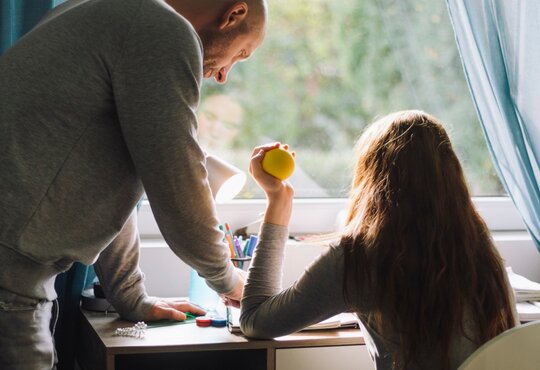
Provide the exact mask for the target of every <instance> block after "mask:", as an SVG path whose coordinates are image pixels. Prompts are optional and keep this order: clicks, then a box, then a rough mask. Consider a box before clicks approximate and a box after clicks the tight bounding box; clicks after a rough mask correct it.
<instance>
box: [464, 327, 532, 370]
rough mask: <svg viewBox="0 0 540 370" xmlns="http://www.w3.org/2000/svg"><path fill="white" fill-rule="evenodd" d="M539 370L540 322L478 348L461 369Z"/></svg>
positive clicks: (500, 336)
mask: <svg viewBox="0 0 540 370" xmlns="http://www.w3.org/2000/svg"><path fill="white" fill-rule="evenodd" d="M510 369H516V370H539V369H540V321H534V322H530V323H528V324H524V325H520V326H516V327H515V328H512V329H509V330H507V331H505V332H504V333H501V334H500V335H498V336H496V337H495V338H493V339H491V340H490V341H489V342H487V343H485V344H484V345H483V346H481V347H480V348H478V349H477V350H476V351H475V352H474V353H473V354H472V355H471V356H470V357H469V358H468V359H467V360H465V362H464V363H463V364H461V366H460V367H459V368H458V370H510Z"/></svg>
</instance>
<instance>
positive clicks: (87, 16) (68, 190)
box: [0, 0, 266, 369]
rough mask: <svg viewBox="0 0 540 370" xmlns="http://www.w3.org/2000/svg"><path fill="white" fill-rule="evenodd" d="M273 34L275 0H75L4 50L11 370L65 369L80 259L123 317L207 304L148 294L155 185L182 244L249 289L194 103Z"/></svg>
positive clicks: (216, 274)
mask: <svg viewBox="0 0 540 370" xmlns="http://www.w3.org/2000/svg"><path fill="white" fill-rule="evenodd" d="M265 30H266V4H265V0H243V1H239V2H236V1H234V0H167V1H162V0H85V1H84V0H75V1H68V2H67V3H65V4H63V5H61V6H59V7H57V8H56V9H55V10H54V11H53V12H51V14H49V15H48V16H47V17H45V19H44V20H42V22H41V23H40V24H39V25H38V26H37V27H36V28H35V29H34V30H32V31H30V32H29V33H28V34H27V35H25V36H24V37H23V38H21V39H20V40H19V41H18V42H17V43H16V44H15V45H14V46H13V47H12V48H11V49H9V50H8V51H7V52H6V53H5V54H4V55H3V56H2V57H1V58H0V86H1V88H0V102H1V103H0V174H1V175H0V194H1V196H0V210H1V211H2V212H1V213H0V265H1V269H0V333H1V335H0V368H2V369H8V368H9V369H23V368H24V369H50V368H52V367H54V361H55V359H54V345H53V341H52V337H51V330H54V321H55V312H54V311H55V310H57V308H55V304H54V299H55V298H56V293H55V291H54V279H55V276H56V275H57V274H58V273H60V272H62V271H65V270H66V269H68V268H69V267H70V265H71V264H72V263H73V262H74V261H79V262H82V263H85V264H91V263H94V262H95V269H96V273H97V275H98V277H99V279H100V282H101V284H102V286H103V287H104V290H105V294H106V296H107V298H108V299H109V300H110V302H111V303H112V304H113V305H114V306H115V308H116V309H117V310H118V312H119V313H120V314H121V315H122V316H123V317H125V318H128V319H130V320H156V319H163V318H166V319H175V320H183V319H185V317H186V316H185V314H184V312H186V311H189V312H194V313H201V310H200V309H198V308H197V307H195V306H191V305H189V304H187V303H172V302H167V301H165V300H160V299H157V298H150V297H148V296H147V294H146V292H145V289H144V286H143V280H144V277H143V274H142V273H141V271H140V269H139V267H138V256H139V251H138V249H139V239H138V231H137V213H136V212H135V211H134V208H135V205H136V204H137V202H138V200H139V199H140V198H141V196H142V194H143V189H144V191H146V194H147V197H148V200H149V202H150V205H151V207H152V210H153V212H154V216H155V217H156V220H157V223H158V225H159V227H160V230H161V232H162V234H163V236H164V238H165V240H166V241H167V243H168V244H169V246H170V247H171V248H172V249H173V250H174V252H175V253H176V254H177V255H178V256H180V257H181V258H182V259H183V260H184V261H185V262H186V263H188V264H189V265H191V266H192V267H193V268H195V269H196V270H197V271H198V272H199V273H200V275H201V276H203V277H204V278H205V279H206V280H207V283H208V284H209V285H210V286H211V287H212V288H213V289H214V290H216V291H217V292H218V293H221V294H222V295H223V297H225V298H226V299H228V300H233V301H234V300H236V301H237V300H239V299H240V298H241V296H242V291H243V284H244V280H243V278H242V277H241V275H240V274H239V273H238V272H237V270H236V269H235V268H234V267H233V265H232V264H231V262H230V261H229V252H228V248H227V247H226V245H225V244H224V243H222V237H223V234H222V232H221V231H220V230H219V229H218V227H217V225H218V220H217V218H216V212H215V207H214V204H213V200H212V195H211V191H210V188H209V185H208V181H207V172H206V169H205V156H204V153H203V151H202V150H201V148H200V147H199V145H198V143H197V141H196V129H197V121H196V117H195V110H196V109H197V106H198V104H199V89H200V86H201V80H202V78H203V77H204V78H212V77H213V78H215V79H216V81H217V82H219V83H224V82H225V81H226V79H227V74H228V73H229V71H230V69H231V68H232V66H233V65H234V64H235V63H236V62H238V61H241V60H244V59H246V58H248V57H249V56H250V55H251V53H252V52H253V51H254V50H255V49H256V48H257V47H258V46H259V45H260V44H261V42H262V40H263V38H264V35H265ZM203 55H204V57H203Z"/></svg>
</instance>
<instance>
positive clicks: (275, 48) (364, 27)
mask: <svg viewBox="0 0 540 370" xmlns="http://www.w3.org/2000/svg"><path fill="white" fill-rule="evenodd" d="M269 6H270V19H269V30H268V34H267V38H266V40H265V42H264V43H263V45H262V46H261V47H260V49H259V50H257V52H256V53H255V54H254V55H253V57H252V58H251V59H250V60H249V61H247V62H245V63H239V64H238V65H236V66H235V67H234V70H233V71H232V73H231V74H230V76H229V81H228V82H227V84H225V85H218V84H215V83H212V82H205V85H204V87H203V99H202V103H201V107H200V113H199V118H200V122H199V125H200V140H201V143H202V144H203V146H205V147H206V149H207V150H208V152H210V153H212V154H215V155H219V156H221V157H223V158H225V159H227V160H228V161H230V162H231V163H234V164H236V165H237V166H238V167H239V168H241V169H246V168H247V165H248V161H249V157H250V153H251V150H252V148H253V146H255V145H259V144H262V143H265V142H272V141H281V142H284V143H288V144H290V145H291V147H292V148H293V149H294V150H296V152H297V170H296V172H295V174H294V175H293V177H292V178H291V182H292V184H293V185H294V187H295V194H296V196H297V197H298V198H313V197H317V198H319V197H323V198H325V197H330V198H331V197H345V196H346V194H347V190H348V186H349V182H350V180H351V175H352V171H351V166H352V162H351V159H352V158H353V151H352V148H353V144H354V142H355V140H356V139H357V138H358V136H359V135H360V134H361V132H362V130H363V128H364V127H366V126H367V125H368V124H369V123H371V122H373V120H374V119H376V118H377V117H380V116H382V115H385V114H387V113H390V112H392V111H396V110H402V109H411V108H414V109H422V110H425V111H427V112H429V113H431V114H433V115H435V116H436V117H438V118H440V119H441V120H442V121H443V122H445V123H446V125H447V126H446V127H447V130H448V131H449V134H450V136H451V139H452V142H453V144H454V147H455V149H456V151H457V152H458V155H459V156H460V159H461V161H462V164H463V166H464V168H465V172H466V176H467V178H468V181H469V184H470V186H471V191H472V193H473V194H474V195H475V196H478V195H502V194H503V193H504V190H503V188H502V186H501V184H500V182H499V180H498V178H497V175H496V173H495V171H494V169H493V166H492V162H491V158H490V156H489V154H488V151H487V148H486V144H485V140H484V137H483V134H482V130H481V127H480V124H479V122H478V119H477V116H476V113H475V110H474V106H473V103H472V100H471V97H470V94H469V90H468V87H467V84H466V81H465V77H464V73H463V69H462V66H461V62H460V58H459V53H458V50H457V47H456V44H455V40H454V33H453V30H452V27H451V25H450V21H449V17H448V13H447V8H446V3H445V1H443V0H438V1H433V0H378V1H372V0H370V1H367V0H364V1H359V0H342V1H335V0H295V1H288V0H273V1H271V2H270V4H269ZM248 181H250V182H249V183H248V184H247V185H246V187H245V188H244V191H243V192H242V193H241V195H240V197H242V198H259V197H262V193H261V192H260V190H259V189H258V188H257V186H256V185H255V184H254V183H253V182H252V181H251V180H248Z"/></svg>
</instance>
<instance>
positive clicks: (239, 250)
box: [233, 236, 244, 258]
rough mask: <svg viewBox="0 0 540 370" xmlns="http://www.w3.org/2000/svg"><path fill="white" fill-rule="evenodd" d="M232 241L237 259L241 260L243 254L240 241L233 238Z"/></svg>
mask: <svg viewBox="0 0 540 370" xmlns="http://www.w3.org/2000/svg"><path fill="white" fill-rule="evenodd" d="M233 241H234V246H235V248H236V252H237V254H238V257H240V258H243V257H244V253H243V251H242V245H241V244H240V240H239V239H238V238H237V237H236V236H235V237H234V238H233Z"/></svg>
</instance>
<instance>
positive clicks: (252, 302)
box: [240, 224, 515, 370]
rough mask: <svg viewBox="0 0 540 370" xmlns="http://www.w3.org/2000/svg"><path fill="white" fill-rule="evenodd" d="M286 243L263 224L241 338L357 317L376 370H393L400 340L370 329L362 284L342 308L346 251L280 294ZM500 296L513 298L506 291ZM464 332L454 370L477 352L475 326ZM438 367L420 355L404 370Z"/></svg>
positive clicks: (322, 260)
mask: <svg viewBox="0 0 540 370" xmlns="http://www.w3.org/2000/svg"><path fill="white" fill-rule="evenodd" d="M287 237H288V230H287V228H286V227H283V226H277V225H273V224H263V225H262V227H261V231H260V235H259V243H258V245H257V247H256V249H255V254H254V258H253V260H252V263H251V266H250V268H249V274H248V279H247V283H246V286H245V289H244V297H243V299H242V305H241V307H242V309H241V315H240V325H241V329H242V331H243V332H244V334H245V335H247V336H250V337H256V338H274V337H278V336H282V335H286V334H290V333H293V332H296V331H298V330H301V329H303V328H305V327H307V326H309V325H312V324H315V323H317V322H320V321H322V320H324V319H327V318H329V317H332V316H334V315H336V314H338V313H341V312H355V313H356V314H357V316H358V318H359V319H360V326H361V329H362V332H363V335H364V339H365V341H366V344H367V346H368V349H369V352H370V355H371V357H372V359H373V361H374V364H375V367H376V369H378V370H390V369H393V361H394V357H393V356H396V357H395V359H396V361H397V364H399V363H400V362H401V361H402V359H401V358H400V357H399V355H398V354H399V347H400V340H399V335H398V333H397V332H392V328H385V333H393V334H390V335H385V336H383V335H381V334H380V333H379V331H378V329H377V328H375V327H374V326H373V325H370V324H369V322H368V320H367V315H368V313H369V311H370V305H371V303H370V302H371V301H372V297H371V294H370V292H369V291H368V290H367V289H366V288H365V287H364V286H363V284H362V282H355V284H354V288H352V290H351V293H352V294H351V296H352V305H351V306H348V305H347V304H346V303H345V300H344V298H343V272H344V249H343V247H341V246H340V245H337V246H331V247H329V248H328V250H327V251H325V252H324V253H323V254H322V255H321V256H320V257H319V258H318V259H317V260H315V261H314V262H313V263H312V264H311V265H310V266H309V267H307V268H306V270H305V272H304V273H303V274H302V276H301V277H300V278H299V279H298V280H297V281H296V282H295V283H294V284H293V285H292V286H291V287H288V288H286V289H285V290H282V286H281V278H282V269H283V258H284V251H285V242H286V240H287ZM501 294H511V293H510V292H509V291H507V292H501ZM511 301H512V302H513V297H511ZM514 314H515V313H514ZM463 326H464V329H465V331H466V336H461V335H460V336H457V338H455V339H454V341H453V342H452V344H451V353H450V367H451V368H452V369H456V368H457V367H459V365H460V364H461V363H462V362H463V361H464V360H465V359H466V358H467V357H468V356H469V355H470V354H472V353H473V352H474V351H475V350H476V348H477V347H478V345H476V344H475V343H473V342H472V341H471V340H469V339H468V338H473V334H474V330H475V329H474V328H475V322H474V320H473V319H472V318H466V319H465V322H464V325H463ZM467 337H468V338H467ZM439 361H440V360H439V359H438V358H437V356H435V355H434V354H432V353H424V354H422V355H421V357H420V359H418V361H417V362H416V363H413V364H412V365H411V366H409V367H408V369H410V370H417V369H418V370H419V369H437V368H439V367H440V366H439ZM397 368H399V366H398V367H397Z"/></svg>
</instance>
